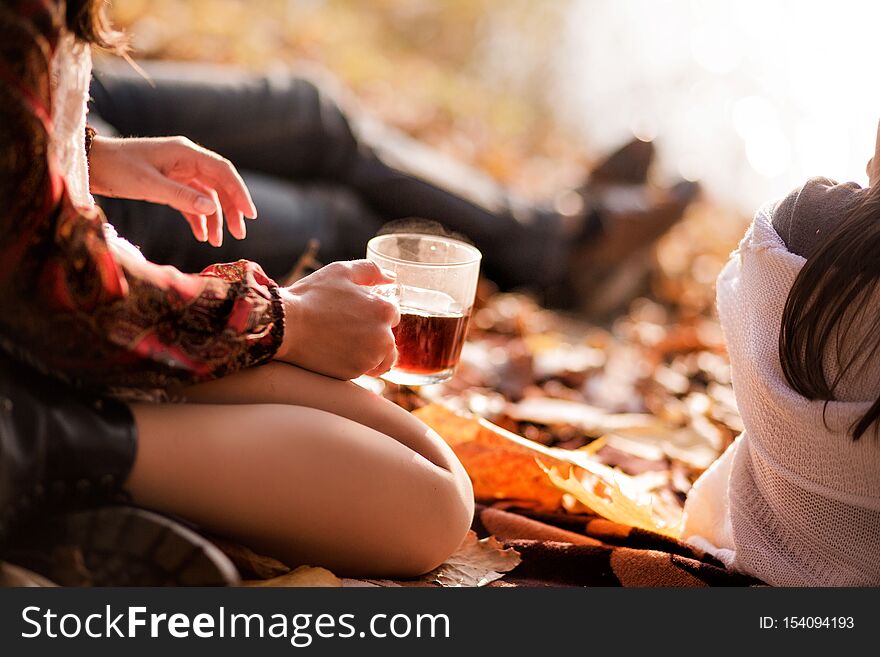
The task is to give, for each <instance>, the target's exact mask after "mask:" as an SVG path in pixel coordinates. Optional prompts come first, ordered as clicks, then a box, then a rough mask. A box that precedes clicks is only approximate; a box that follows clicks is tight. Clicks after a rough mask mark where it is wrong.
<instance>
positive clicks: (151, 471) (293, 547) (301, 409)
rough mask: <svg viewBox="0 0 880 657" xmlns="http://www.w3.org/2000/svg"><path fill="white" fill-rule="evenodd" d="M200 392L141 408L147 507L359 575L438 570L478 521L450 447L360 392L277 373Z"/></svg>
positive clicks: (273, 369)
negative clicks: (473, 521)
mask: <svg viewBox="0 0 880 657" xmlns="http://www.w3.org/2000/svg"><path fill="white" fill-rule="evenodd" d="M294 386H295V387H294ZM288 395H290V396H289V397H288ZM188 396H189V397H190V399H191V400H192V401H194V402H198V403H191V404H180V405H170V404H164V405H135V406H134V407H133V408H134V413H135V418H136V421H137V424H138V430H139V435H140V446H139V452H138V458H137V461H136V463H135V467H134V470H133V472H132V475H131V477H130V479H129V482H128V488H129V490H131V492H132V494H133V495H134V497H135V499H136V500H137V501H138V502H140V503H142V504H144V505H146V506H150V507H153V508H157V509H160V510H164V511H169V512H173V513H177V514H180V515H182V516H184V517H186V518H190V519H191V520H193V521H195V522H197V523H199V524H201V525H203V526H205V527H206V528H209V529H212V530H214V531H217V532H221V533H224V534H227V535H231V536H235V537H237V538H239V539H241V540H243V541H245V542H247V543H248V544H250V545H253V546H255V547H256V548H258V549H262V550H264V551H266V552H267V553H269V554H272V555H275V556H277V557H279V558H281V559H282V560H284V561H286V562H288V563H290V564H299V563H309V564H313V565H326V566H327V567H329V568H331V569H333V570H334V571H335V572H337V573H342V574H353V575H371V576H407V575H414V574H418V573H421V572H425V571H427V570H430V569H431V568H433V567H434V566H436V565H438V564H439V563H440V562H442V561H443V560H444V559H445V558H446V557H447V556H448V555H449V554H450V553H451V552H452V551H454V550H455V548H456V547H457V546H458V544H459V543H460V542H461V540H462V538H463V536H464V534H465V532H466V531H467V528H468V526H469V525H470V520H471V515H472V513H473V493H472V491H471V488H470V482H469V481H468V479H467V475H466V474H465V473H464V470H463V469H462V468H461V465H460V464H459V463H458V460H457V459H456V458H455V456H454V454H452V452H451V450H449V448H448V446H447V445H446V444H445V443H443V442H442V440H441V439H440V438H439V437H438V436H437V435H436V434H435V433H433V432H432V431H430V430H429V429H428V428H427V427H426V426H425V425H424V424H422V423H421V422H418V420H416V419H415V418H413V417H412V416H410V415H409V414H408V413H406V412H405V411H403V410H402V409H400V408H398V407H396V406H394V405H393V404H390V403H389V402H386V401H385V400H381V399H379V398H377V397H375V395H372V394H371V393H369V392H367V391H365V390H362V389H360V388H358V387H357V386H355V385H354V384H349V383H344V382H340V381H335V380H333V379H327V378H326V377H322V376H320V375H317V374H312V373H308V372H304V371H303V370H299V369H298V368H294V367H291V366H285V365H277V366H276V365H271V366H265V367H262V368H257V369H254V370H250V371H247V372H243V373H240V374H237V375H234V376H230V377H228V378H227V379H224V380H221V381H218V382H214V383H212V384H206V385H203V386H198V387H195V388H192V389H190V390H189V391H188ZM273 396H274V398H273ZM261 398H262V399H263V401H265V402H269V403H259V402H258V401H257V400H258V399H261ZM284 400H288V401H284ZM209 401H213V402H219V403H214V404H211V403H203V402H209ZM309 401H314V402H315V406H318V407H320V406H323V407H325V408H309V407H307V406H308V404H307V402H309ZM278 402H281V403H278ZM294 402H298V403H299V405H294ZM333 411H335V412H333ZM358 413H360V414H361V415H362V417H360V418H359V419H361V420H363V423H359V422H356V421H354V419H351V418H349V417H348V416H350V415H357V414H358ZM367 425H370V426H367ZM373 425H375V426H373ZM379 427H384V429H385V430H384V431H383V430H379ZM386 431H387V432H386Z"/></svg>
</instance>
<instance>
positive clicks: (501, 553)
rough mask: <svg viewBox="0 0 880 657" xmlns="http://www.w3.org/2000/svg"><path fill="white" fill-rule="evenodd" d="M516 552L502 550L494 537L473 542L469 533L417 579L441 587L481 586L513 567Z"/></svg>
mask: <svg viewBox="0 0 880 657" xmlns="http://www.w3.org/2000/svg"><path fill="white" fill-rule="evenodd" d="M520 561H521V558H520V556H519V552H517V551H516V550H514V549H513V548H505V547H504V545H503V544H502V543H501V542H500V541H499V540H498V539H497V538H495V537H494V536H489V537H488V538H484V539H482V540H477V535H476V534H475V533H474V532H473V531H469V532H468V534H467V536H466V537H465V539H464V541H462V544H461V546H460V547H459V548H458V550H456V551H455V553H454V554H453V555H452V556H450V557H449V558H448V559H447V560H446V561H445V562H444V563H443V564H441V565H440V566H438V567H437V568H435V569H434V570H432V571H431V572H430V573H428V574H427V575H423V576H422V577H421V578H420V579H422V580H425V581H428V582H432V583H435V584H439V585H440V586H445V587H463V586H485V585H486V584H488V583H489V582H494V581H495V580H496V579H500V578H501V577H503V576H504V573H507V572H510V571H511V570H513V569H514V568H516V567H517V566H518V565H519V563H520Z"/></svg>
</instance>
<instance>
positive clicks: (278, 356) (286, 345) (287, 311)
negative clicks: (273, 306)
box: [275, 287, 297, 362]
mask: <svg viewBox="0 0 880 657" xmlns="http://www.w3.org/2000/svg"><path fill="white" fill-rule="evenodd" d="M277 292H278V296H279V298H280V299H281V308H282V309H283V311H284V334H283V335H282V337H281V344H280V345H279V346H278V351H276V352H275V360H282V361H286V362H291V357H292V355H293V353H294V345H295V339H294V335H293V334H294V327H295V326H296V321H297V318H296V315H297V301H296V295H294V294H293V293H292V292H291V291H290V290H289V289H288V288H286V287H279V288H278V290H277Z"/></svg>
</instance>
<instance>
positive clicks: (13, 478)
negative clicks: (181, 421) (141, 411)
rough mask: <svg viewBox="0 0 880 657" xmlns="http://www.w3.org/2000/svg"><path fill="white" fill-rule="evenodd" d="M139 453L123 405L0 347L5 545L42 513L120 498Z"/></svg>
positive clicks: (0, 492) (0, 500) (0, 523)
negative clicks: (34, 366) (15, 357)
mask: <svg viewBox="0 0 880 657" xmlns="http://www.w3.org/2000/svg"><path fill="white" fill-rule="evenodd" d="M136 452H137V436H136V430H135V424H134V419H133V418H132V415H131V411H130V410H129V408H128V407H127V406H126V405H125V404H123V403H121V402H119V401H117V400H114V399H106V398H102V397H99V396H96V395H93V394H89V393H85V392H81V391H78V390H75V389H73V388H72V387H70V386H68V385H66V384H64V383H62V382H60V381H56V380H54V379H52V378H50V377H47V376H44V375H42V374H39V373H38V372H36V371H35V370H33V369H32V368H30V367H28V366H26V365H22V364H21V363H19V362H18V361H16V360H13V359H11V358H10V357H9V356H7V355H6V354H5V353H3V352H0V546H2V543H3V542H4V539H5V538H7V537H8V536H9V534H10V533H11V531H12V529H13V528H14V527H15V526H18V525H19V524H21V523H25V522H27V521H28V520H33V519H34V518H39V514H40V513H48V512H52V511H57V510H62V509H71V508H78V507H87V506H91V505H94V504H98V503H101V502H106V501H110V500H113V499H118V498H119V497H120V491H121V488H122V484H123V483H124V482H125V480H126V479H127V477H128V474H129V472H130V470H131V467H132V465H133V464H134V458H135V454H136Z"/></svg>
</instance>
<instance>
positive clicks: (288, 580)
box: [241, 566, 342, 588]
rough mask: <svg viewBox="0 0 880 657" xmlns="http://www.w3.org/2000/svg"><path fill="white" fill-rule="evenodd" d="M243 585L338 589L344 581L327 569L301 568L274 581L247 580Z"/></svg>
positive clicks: (274, 578)
mask: <svg viewBox="0 0 880 657" xmlns="http://www.w3.org/2000/svg"><path fill="white" fill-rule="evenodd" d="M241 585H242V586H247V587H254V588H261V587H268V588H307V587H310V588H336V587H340V586H342V580H341V579H339V578H338V577H337V576H336V575H334V574H333V573H331V572H330V571H329V570H327V569H326V568H320V567H315V566H300V567H299V568H297V569H296V570H291V571H290V572H289V573H285V574H284V575H279V576H278V577H273V578H272V579H252V580H246V581H244V582H242V583H241Z"/></svg>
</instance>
